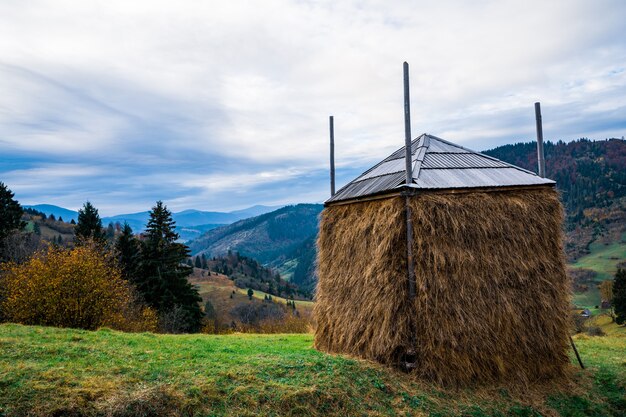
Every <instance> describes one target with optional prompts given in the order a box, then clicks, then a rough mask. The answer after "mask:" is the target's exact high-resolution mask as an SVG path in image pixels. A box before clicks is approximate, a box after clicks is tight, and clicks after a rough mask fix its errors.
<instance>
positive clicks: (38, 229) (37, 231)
mask: <svg viewBox="0 0 626 417" xmlns="http://www.w3.org/2000/svg"><path fill="white" fill-rule="evenodd" d="M33 232H35V234H36V235H37V236H41V226H39V223H37V222H35V224H34V225H33Z"/></svg>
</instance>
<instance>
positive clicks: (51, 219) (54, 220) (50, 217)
mask: <svg viewBox="0 0 626 417" xmlns="http://www.w3.org/2000/svg"><path fill="white" fill-rule="evenodd" d="M48 218H49V219H50V221H53V222H56V221H57V218H56V217H54V214H50V216H48Z"/></svg>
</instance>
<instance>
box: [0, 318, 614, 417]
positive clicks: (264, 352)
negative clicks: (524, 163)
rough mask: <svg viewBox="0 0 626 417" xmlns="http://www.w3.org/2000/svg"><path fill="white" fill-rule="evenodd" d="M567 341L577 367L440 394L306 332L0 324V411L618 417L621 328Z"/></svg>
mask: <svg viewBox="0 0 626 417" xmlns="http://www.w3.org/2000/svg"><path fill="white" fill-rule="evenodd" d="M598 325H600V326H601V327H602V328H603V329H604V330H605V332H606V333H607V336H602V337H590V336H586V335H579V336H576V337H575V340H576V343H577V345H578V348H579V350H580V352H581V355H582V357H583V360H584V361H585V363H586V365H587V369H586V370H585V371H582V370H580V369H577V368H576V367H575V366H574V362H572V368H571V370H572V371H571V374H572V375H571V378H570V380H569V381H565V382H559V383H558V384H555V383H540V382H537V384H536V385H533V386H531V387H516V386H509V387H502V386H500V387H482V388H476V389H456V388H442V387H439V386H436V385H432V384H428V383H425V382H422V381H418V380H415V379H414V378H412V377H411V376H409V375H406V374H404V373H401V372H398V371H394V370H391V369H388V368H385V367H382V366H380V365H378V364H375V363H372V362H367V361H363V360H358V359H354V358H350V357H346V356H340V355H328V354H324V353H320V352H318V351H316V350H314V349H313V348H312V341H313V335H312V334H290V335H286V334H275V335H259V334H230V335H201V334H195V335H157V334H152V333H139V334H132V333H121V332H117V331H112V330H109V329H100V330H98V331H83V330H72V329H59V328H50V327H38V326H23V325H17V324H3V325H0V415H2V416H7V417H13V416H27V415H28V416H65V415H69V416H83V415H84V416H179V415H180V416H186V415H190V416H191V415H197V416H252V415H263V416H510V415H513V416H573V417H578V416H581V417H583V416H597V417H600V416H602V417H606V416H622V415H624V413H626V399H625V396H626V391H625V386H626V357H625V355H624V352H626V331H625V329H624V328H623V327H622V328H618V327H617V326H616V325H615V324H613V323H610V322H608V321H603V322H599V323H598Z"/></svg>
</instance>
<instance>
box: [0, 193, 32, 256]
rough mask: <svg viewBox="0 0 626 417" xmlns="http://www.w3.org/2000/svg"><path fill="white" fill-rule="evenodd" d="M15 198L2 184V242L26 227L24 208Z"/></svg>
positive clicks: (0, 212)
mask: <svg viewBox="0 0 626 417" xmlns="http://www.w3.org/2000/svg"><path fill="white" fill-rule="evenodd" d="M13 197H14V194H13V193H12V192H11V190H9V188H8V187H7V186H6V185H5V184H4V183H3V182H0V241H2V240H4V238H5V237H7V236H9V235H10V234H11V233H13V232H14V231H16V230H21V229H23V228H24V227H25V226H26V223H25V222H23V221H22V214H23V210H22V206H20V203H18V202H17V200H15V199H14V198H13ZM0 245H1V243H0Z"/></svg>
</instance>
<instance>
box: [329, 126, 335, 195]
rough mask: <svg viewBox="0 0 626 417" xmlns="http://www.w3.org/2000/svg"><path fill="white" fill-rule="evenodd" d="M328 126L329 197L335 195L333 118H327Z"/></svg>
mask: <svg viewBox="0 0 626 417" xmlns="http://www.w3.org/2000/svg"><path fill="white" fill-rule="evenodd" d="M328 122H329V124H330V196H331V197H332V196H334V195H335V121H334V117H333V116H330V117H329V118H328Z"/></svg>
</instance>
